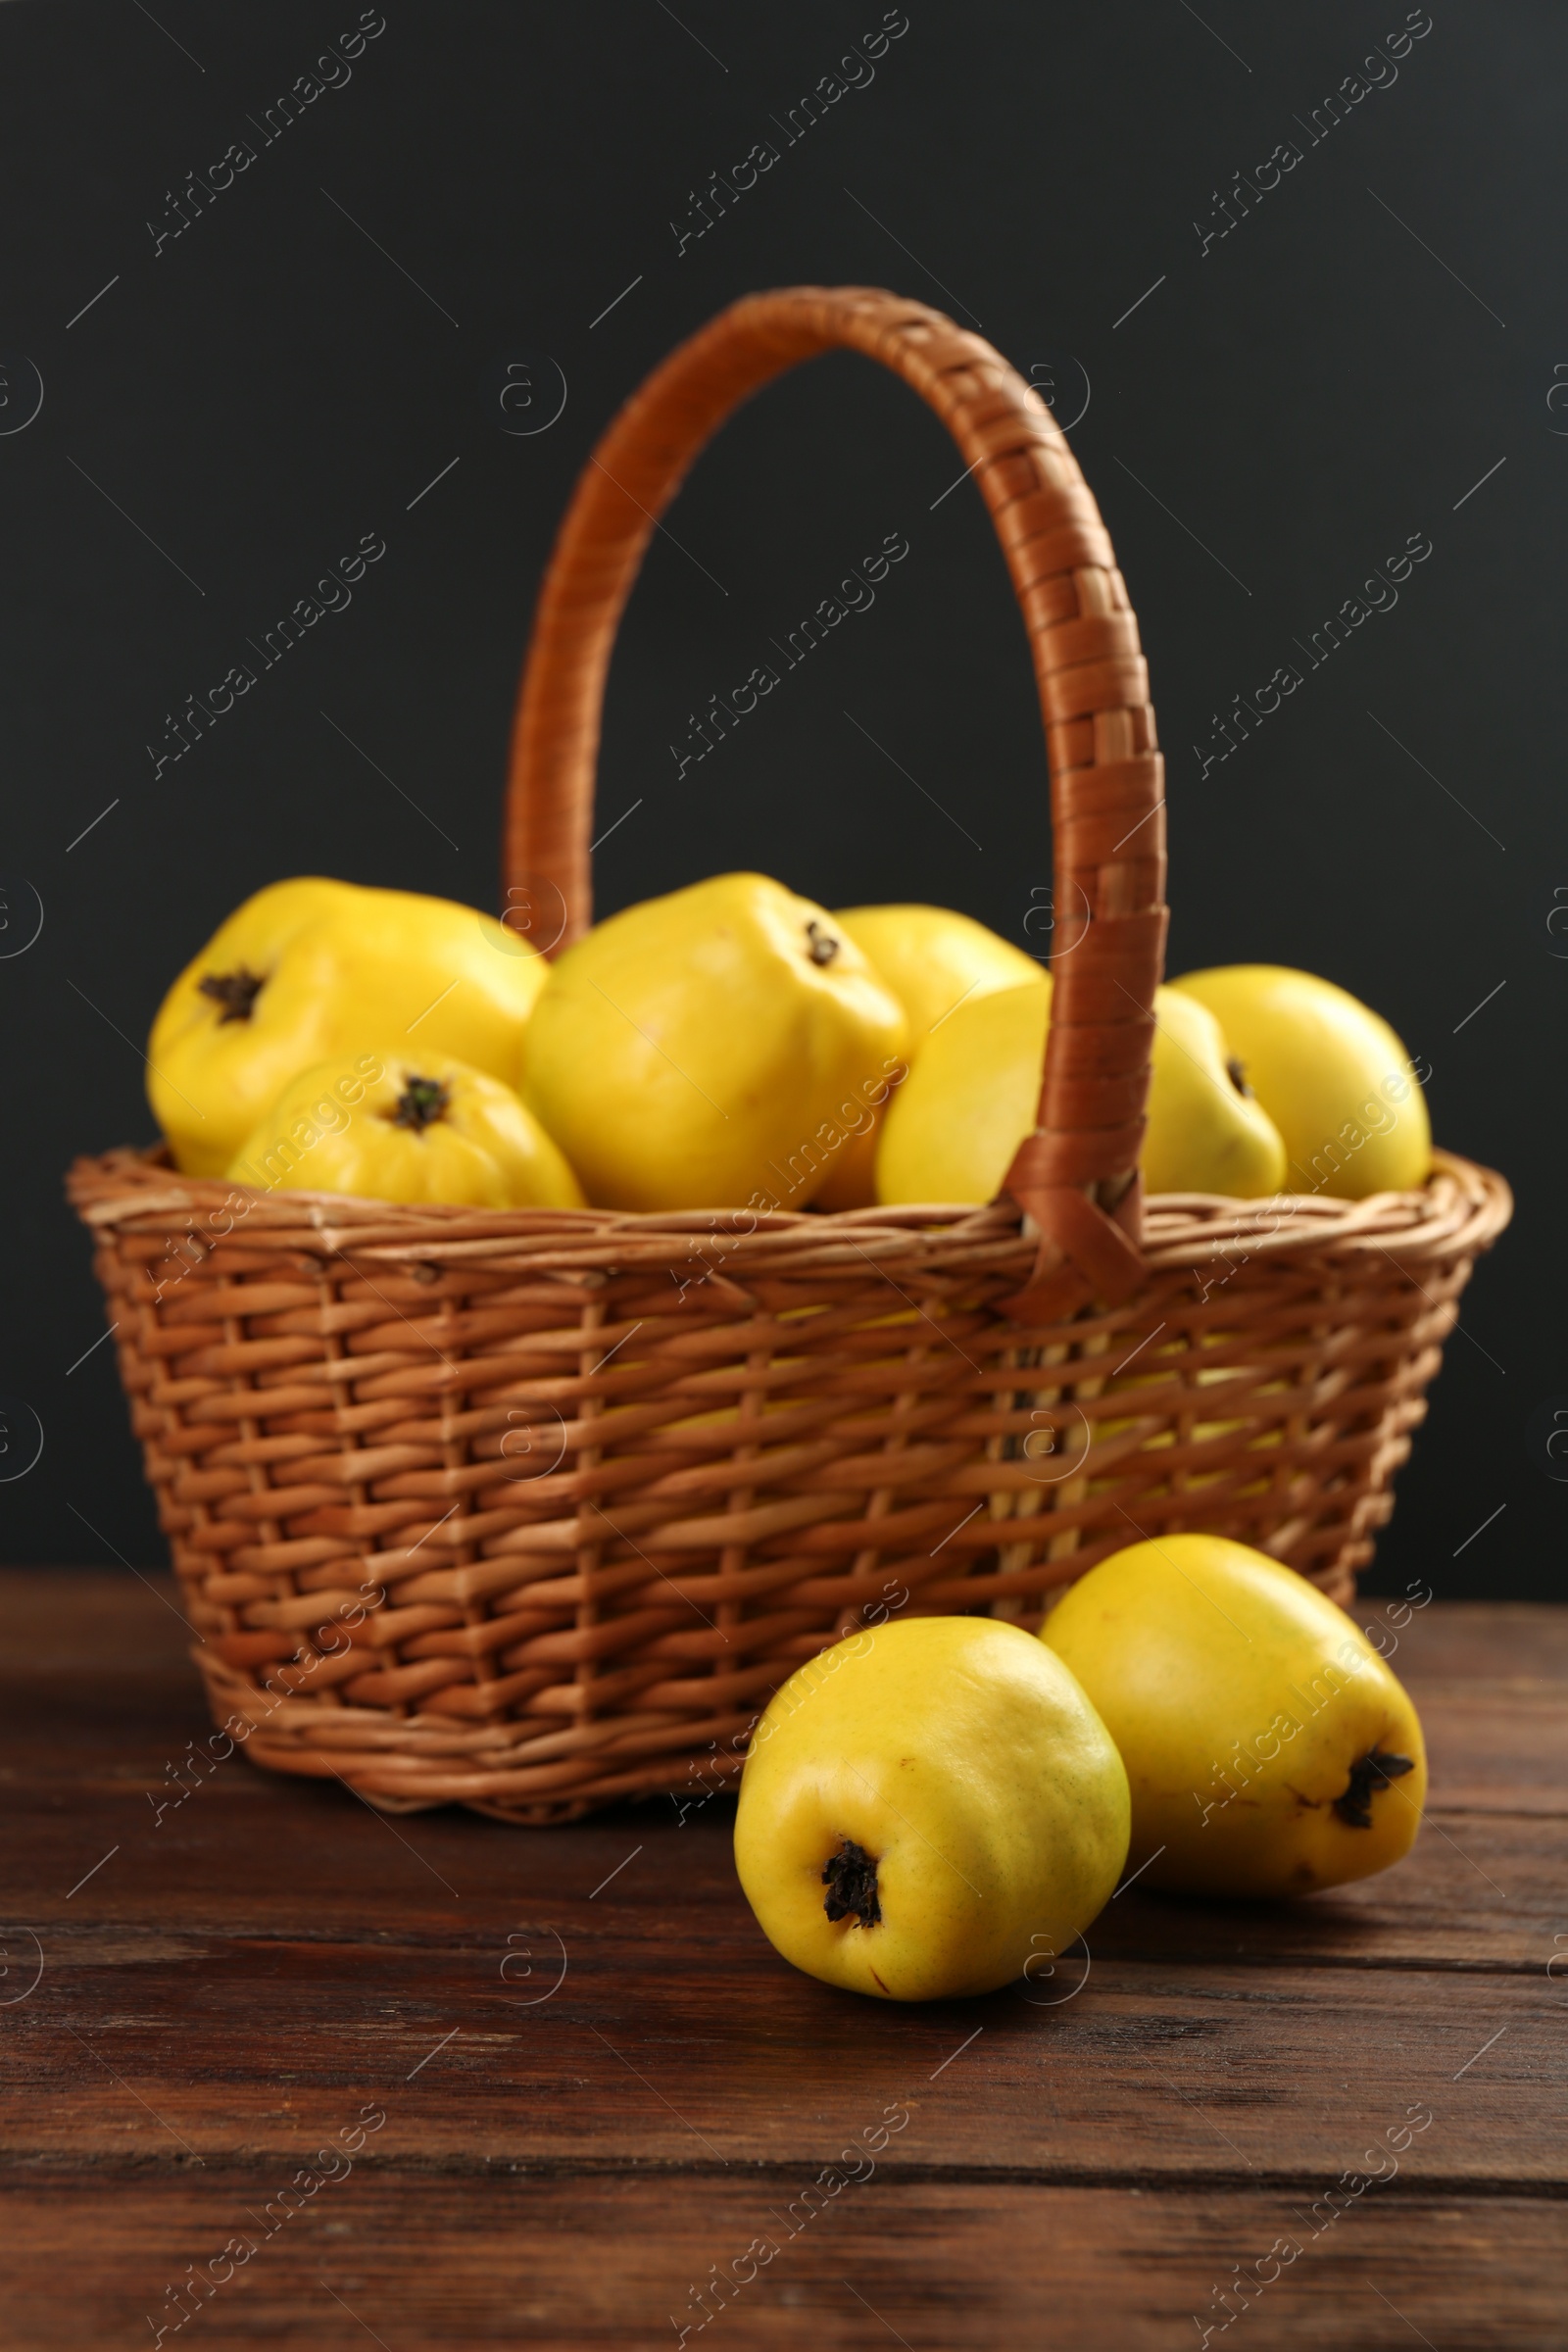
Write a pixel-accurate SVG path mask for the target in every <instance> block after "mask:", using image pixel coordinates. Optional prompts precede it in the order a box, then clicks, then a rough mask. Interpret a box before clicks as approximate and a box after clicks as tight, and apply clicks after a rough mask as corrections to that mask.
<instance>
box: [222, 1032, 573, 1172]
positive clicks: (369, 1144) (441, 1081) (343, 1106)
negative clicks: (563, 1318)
mask: <svg viewBox="0 0 1568 2352" xmlns="http://www.w3.org/2000/svg"><path fill="white" fill-rule="evenodd" d="M227 1174H228V1177H229V1180H230V1182H232V1183H235V1184H249V1185H255V1186H258V1187H259V1188H261V1189H262V1190H264V1191H268V1192H271V1191H281V1192H294V1193H298V1192H312V1193H359V1194H366V1195H368V1196H369V1197H370V1198H372V1199H374V1200H378V1201H455V1202H458V1203H460V1204H462V1205H464V1206H467V1207H472V1208H581V1207H582V1206H583V1197H582V1187H581V1185H580V1184H579V1183H578V1182H577V1179H576V1177H575V1176H574V1175H573V1174H572V1171H571V1169H570V1168H569V1167H568V1165H567V1164H566V1160H565V1158H564V1155H563V1153H562V1152H561V1150H560V1149H559V1147H558V1146H557V1145H556V1144H554V1143H553V1142H552V1141H551V1139H550V1137H549V1136H548V1135H546V1133H545V1131H544V1129H543V1128H542V1127H541V1126H540V1124H539V1122H538V1120H537V1119H536V1118H535V1117H534V1116H533V1114H532V1113H531V1112H530V1111H528V1110H527V1109H525V1108H524V1106H523V1104H522V1103H521V1102H520V1101H519V1100H518V1098H517V1096H516V1095H515V1094H514V1093H513V1091H512V1089H511V1087H510V1086H503V1085H502V1083H501V1081H500V1079H499V1078H492V1077H490V1076H489V1075H488V1074H487V1073H486V1072H485V1071H483V1070H476V1069H473V1068H471V1067H470V1066H469V1065H468V1063H466V1062H464V1061H455V1060H454V1059H453V1058H452V1056H451V1055H450V1054H429V1053H425V1052H423V1051H422V1050H421V1051H420V1052H418V1053H415V1054H411V1053H401V1054H400V1053H399V1052H398V1051H397V1050H396V1049H395V1048H394V1047H391V1046H384V1047H381V1048H378V1049H374V1050H371V1051H370V1052H368V1053H363V1054H341V1055H339V1056H338V1057H337V1058H336V1059H335V1060H332V1061H324V1062H321V1063H320V1064H319V1065H318V1067H317V1068H315V1069H314V1070H303V1071H301V1073H300V1075H299V1076H298V1077H297V1078H293V1079H291V1080H290V1081H289V1083H288V1085H287V1086H285V1087H284V1089H283V1091H282V1093H281V1094H280V1095H279V1097H278V1099H277V1101H276V1103H273V1105H272V1107H271V1109H270V1111H269V1112H268V1114H267V1116H266V1117H265V1118H264V1119H263V1120H261V1122H260V1123H259V1125H258V1126H257V1128H256V1130H255V1132H254V1133H253V1134H252V1135H251V1136H250V1137H249V1139H248V1140H247V1142H246V1144H245V1145H244V1148H243V1149H242V1150H241V1151H240V1152H239V1153H238V1154H237V1155H236V1157H235V1158H234V1160H233V1162H232V1163H231V1165H230V1166H229V1168H228V1170H227Z"/></svg>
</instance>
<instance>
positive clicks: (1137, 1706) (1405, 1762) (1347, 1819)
mask: <svg viewBox="0 0 1568 2352" xmlns="http://www.w3.org/2000/svg"><path fill="white" fill-rule="evenodd" d="M1040 1639H1041V1641H1042V1642H1045V1643H1047V1644H1048V1645H1049V1646H1050V1648H1051V1649H1052V1650H1054V1653H1055V1655H1056V1656H1057V1657H1058V1658H1060V1659H1062V1660H1063V1662H1064V1663H1065V1664H1066V1665H1068V1666H1070V1667H1071V1669H1072V1671H1073V1673H1074V1674H1075V1675H1076V1676H1077V1677H1078V1680H1079V1681H1080V1682H1081V1683H1082V1685H1083V1687H1084V1689H1085V1691H1087V1692H1088V1693H1089V1696H1090V1698H1091V1700H1092V1701H1093V1703H1094V1704H1095V1706H1096V1707H1097V1708H1098V1709H1099V1711H1100V1713H1101V1715H1102V1716H1103V1719H1104V1722H1105V1724H1106V1727H1107V1728H1108V1730H1109V1732H1110V1736H1111V1738H1112V1739H1113V1740H1115V1742H1116V1745H1117V1747H1118V1748H1119V1749H1120V1750H1121V1756H1122V1761H1123V1763H1124V1764H1125V1765H1126V1767H1127V1778H1128V1780H1129V1782H1130V1784H1131V1788H1132V1845H1131V1850H1130V1852H1129V1855H1128V1861H1129V1864H1130V1866H1131V1868H1132V1869H1133V1870H1134V1871H1139V1870H1142V1873H1143V1877H1144V1878H1145V1879H1146V1880H1147V1882H1148V1884H1149V1885H1150V1886H1151V1887H1166V1888H1168V1889H1170V1890H1172V1891H1174V1892H1178V1893H1183V1894H1220V1895H1286V1894H1306V1893H1310V1892H1311V1890H1312V1889H1313V1888H1314V1887H1337V1886H1339V1885H1340V1884H1342V1882H1344V1881H1345V1880H1348V1879H1364V1878H1368V1877H1370V1876H1371V1874H1372V1873H1373V1872H1374V1871H1378V1870H1386V1869H1387V1868H1388V1867H1389V1865H1390V1863H1391V1862H1397V1861H1398V1860H1399V1858H1400V1856H1401V1855H1403V1854H1406V1853H1408V1851H1409V1849H1410V1847H1411V1846H1412V1844H1413V1843H1414V1842H1415V1836H1416V1832H1417V1830H1418V1829H1419V1828H1420V1826H1421V1806H1422V1802H1423V1800H1424V1798H1425V1795H1426V1783H1427V1770H1426V1750H1425V1747H1424V1745H1423V1742H1422V1738H1421V1726H1420V1723H1419V1722H1418V1720H1417V1718H1416V1711H1415V1708H1414V1707H1413V1706H1412V1705H1411V1703H1410V1699H1409V1696H1408V1693H1407V1692H1406V1691H1404V1690H1403V1689H1402V1687H1401V1686H1400V1684H1399V1683H1398V1682H1397V1680H1396V1678H1395V1677H1394V1675H1393V1674H1392V1673H1391V1672H1390V1671H1389V1668H1388V1667H1387V1666H1386V1665H1385V1664H1384V1662H1383V1660H1382V1658H1380V1657H1379V1655H1378V1653H1377V1651H1376V1650H1375V1649H1374V1648H1373V1646H1372V1644H1371V1642H1369V1641H1367V1639H1366V1637H1365V1635H1364V1634H1362V1633H1361V1632H1359V1631H1358V1629H1357V1628H1356V1627H1355V1626H1354V1625H1353V1624H1352V1623H1351V1621H1350V1619H1349V1618H1348V1617H1347V1616H1346V1614H1345V1612H1344V1611H1343V1609H1339V1608H1336V1606H1335V1604H1334V1603H1333V1601H1332V1600H1330V1599H1328V1598H1327V1597H1326V1595H1325V1594H1323V1593H1320V1592H1319V1591H1318V1589H1317V1587H1316V1586H1315V1585H1309V1584H1308V1583H1307V1581H1306V1579H1305V1578H1304V1577H1301V1576H1298V1575H1297V1574H1296V1572H1295V1570H1294V1569H1292V1568H1282V1567H1281V1566H1280V1564H1279V1562H1278V1561H1277V1560H1271V1559H1268V1558H1266V1557H1265V1556H1264V1554H1263V1553H1262V1552H1259V1551H1253V1550H1251V1549H1250V1547H1249V1546H1248V1545H1247V1544H1232V1543H1230V1542H1228V1541H1227V1540H1226V1539H1225V1538H1224V1537H1221V1536H1198V1535H1181V1536H1162V1537H1160V1538H1159V1539H1158V1540H1157V1541H1156V1542H1152V1543H1145V1544H1129V1545H1128V1547H1127V1548H1126V1550H1124V1551H1118V1552H1116V1553H1114V1554H1113V1555H1112V1556H1111V1558H1109V1559H1108V1560H1102V1561H1101V1563H1100V1565H1099V1566H1098V1567H1096V1568H1091V1569H1090V1571H1089V1573H1088V1575H1087V1576H1084V1577H1082V1578H1080V1580H1079V1581H1078V1583H1077V1584H1075V1585H1073V1586H1071V1587H1069V1589H1068V1591H1067V1592H1066V1593H1064V1594H1063V1596H1062V1598H1061V1599H1060V1601H1058V1602H1057V1604H1056V1606H1055V1607H1054V1609H1053V1610H1052V1612H1051V1614H1050V1616H1049V1617H1048V1618H1047V1619H1046V1622H1045V1625H1044V1626H1043V1628H1042V1629H1041V1635H1040Z"/></svg>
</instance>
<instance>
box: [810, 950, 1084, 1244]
mask: <svg viewBox="0 0 1568 2352" xmlns="http://www.w3.org/2000/svg"><path fill="white" fill-rule="evenodd" d="M833 919H834V921H835V922H837V923H840V924H842V925H843V927H844V929H845V930H846V931H847V932H848V933H849V935H850V937H851V938H852V939H853V940H854V941H855V944H856V946H857V947H858V948H860V949H863V951H864V953H865V954H866V955H867V956H869V957H870V959H871V961H872V963H873V964H874V965H875V967H876V969H877V971H878V972H879V973H880V974H881V976H882V978H883V979H884V980H885V981H886V982H887V984H888V986H889V988H891V989H892V991H893V994H894V995H895V996H896V997H897V998H898V1000H899V1003H900V1004H901V1005H903V1006H904V1010H905V1015H906V1018H907V1021H908V1024H909V1041H908V1046H907V1054H906V1058H907V1061H908V1063H909V1066H910V1068H911V1069H912V1068H913V1066H914V1064H915V1062H916V1061H917V1060H918V1059H919V1056H920V1054H921V1051H922V1049H923V1047H924V1045H925V1043H926V1040H927V1039H928V1038H929V1037H931V1036H932V1035H934V1033H935V1032H936V1031H937V1030H938V1029H939V1028H940V1027H941V1026H942V1024H943V1022H944V1021H945V1020H946V1019H947V1017H948V1015H949V1013H951V1012H954V1011H956V1009H957V1007H958V1006H959V1005H964V1004H969V1003H972V1002H973V1000H974V999H975V998H976V997H987V996H992V995H994V994H995V992H996V991H997V990H998V989H999V988H1018V987H1020V986H1022V985H1023V984H1025V983H1027V982H1029V981H1033V980H1038V979H1039V977H1040V967H1039V965H1038V964H1037V963H1036V962H1035V960H1034V957H1033V956H1026V955H1025V954H1024V953H1023V951H1022V949H1021V948H1014V947H1011V946H1009V945H1008V943H1007V941H1006V940H1005V939H1002V938H1000V937H999V936H998V934H997V933H996V932H995V931H988V930H987V928H986V926H985V924H984V923H977V922H976V921H975V920H974V919H973V917H972V916H970V915H967V914H958V913H956V911H955V910H954V908H953V907H845V908H844V909H843V911H842V912H841V913H838V914H836V915H835V916H834V918H833ZM880 1128H881V1120H880V1117H877V1118H873V1119H872V1120H871V1121H870V1122H869V1123H868V1124H867V1125H866V1127H865V1128H864V1129H863V1130H862V1131H861V1133H860V1134H859V1135H858V1136H857V1137H856V1138H855V1140H854V1142H853V1143H851V1144H850V1145H849V1146H848V1147H847V1148H846V1149H845V1150H844V1151H843V1152H840V1153H839V1155H838V1157H837V1159H836V1160H835V1163H834V1165H833V1168H832V1170H831V1172H830V1174H829V1176H828V1179H827V1182H826V1183H825V1184H824V1185H823V1187H822V1189H821V1191H820V1192H819V1193H818V1194H817V1196H816V1204H817V1206H818V1208H867V1207H869V1206H870V1204H871V1202H872V1201H874V1200H875V1199H876V1149H877V1142H878V1137H879V1134H880Z"/></svg>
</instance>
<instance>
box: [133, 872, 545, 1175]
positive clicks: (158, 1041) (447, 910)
mask: <svg viewBox="0 0 1568 2352" xmlns="http://www.w3.org/2000/svg"><path fill="white" fill-rule="evenodd" d="M545 970H546V966H545V963H544V960H543V958H542V957H541V956H536V955H534V954H532V953H531V952H529V951H528V950H527V949H526V948H524V946H523V945H522V943H521V942H520V941H518V940H516V939H515V938H514V937H513V935H512V934H511V933H510V932H509V931H506V930H504V929H503V928H502V926H501V925H500V924H499V923H498V922H496V921H495V920H494V919H493V918H492V917H491V916H489V915H483V914H480V913H478V912H477V911H476V909H475V908H473V907H460V906H457V905H455V904H454V903H453V902H452V901H451V900H449V899H427V898H420V897H417V896H416V895H415V894H414V893H413V892H411V891H406V890H365V889H361V888H360V887H359V886H358V885H357V884H354V883H351V882H329V881H324V880H319V879H316V878H309V879H304V880H299V881H293V882H274V883H272V884H270V886H269V887H268V888H267V889H266V890H259V891H258V892H257V893H256V895H255V897H254V898H250V899H247V900H246V902H245V904H244V906H243V907H238V908H237V909H236V910H235V912H234V913H233V914H231V915H230V916H229V917H228V920H227V921H226V922H224V923H222V924H221V925H220V927H219V929H218V930H217V931H216V932H215V933H214V935H213V937H212V938H211V939H210V940H209V941H208V943H207V945H206V947H205V948H203V950H202V952H201V954H200V955H199V956H196V957H195V958H194V959H193V960H192V961H191V962H190V963H188V964H187V965H186V967H185V969H184V970H183V971H182V972H181V973H180V975H179V978H178V979H177V980H176V981H175V982H174V985H173V987H172V989H171V990H170V992H169V994H168V996H167V997H166V998H165V999H164V1002H163V1004H162V1005H161V1006H160V1008H159V1012H158V1017H157V1019H156V1020H155V1021H154V1023H153V1033H152V1037H151V1039H150V1040H149V1042H148V1047H147V1057H148V1065H149V1066H148V1077H147V1093H148V1099H149V1101H150V1102H151V1103H152V1106H153V1110H154V1112H155V1113H156V1115H157V1118H158V1122H159V1125H160V1126H161V1127H162V1128H163V1131H164V1133H165V1135H166V1136H167V1137H168V1138H169V1142H170V1144H171V1146H172V1151H173V1155H174V1164H175V1166H176V1167H178V1168H179V1169H181V1170H182V1172H183V1173H184V1174H185V1175H187V1176H221V1175H222V1173H223V1171H224V1170H225V1169H226V1168H227V1166H228V1164H229V1162H230V1160H232V1158H233V1157H234V1154H235V1152H238V1151H239V1149H240V1148H241V1146H242V1145H244V1144H245V1143H246V1142H247V1140H248V1138H249V1137H250V1135H251V1134H252V1131H253V1130H254V1128H255V1127H256V1125H257V1123H258V1121H259V1120H260V1119H262V1118H263V1116H264V1115H265V1114H266V1112H267V1111H268V1110H269V1109H270V1106H271V1104H272V1103H274V1102H275V1101H276V1099H277V1096H278V1093H279V1091H280V1089H281V1088H282V1087H284V1086H285V1085H286V1084H287V1083H288V1082H289V1080H290V1079H292V1078H294V1077H296V1076H297V1075H298V1074H299V1072H300V1071H302V1070H306V1069H310V1068H312V1067H313V1065H315V1064H316V1063H318V1062H321V1061H324V1060H326V1059H327V1058H328V1057H329V1056H331V1055H333V1054H349V1055H350V1056H351V1057H352V1056H353V1055H354V1054H358V1053H360V1052H361V1051H363V1049H364V1048H365V1046H366V1045H367V1043H372V1044H373V1042H374V1040H375V1039H376V1038H384V1037H392V1038H397V1039H400V1040H410V1039H413V1038H414V1037H415V1036H416V1033H417V1045H418V1049H419V1052H420V1053H421V1054H459V1055H461V1056H462V1058H463V1059H464V1060H465V1061H466V1062H471V1063H472V1064H473V1066H474V1067H475V1068H476V1069H479V1070H485V1071H488V1072H489V1073H490V1075H491V1076H493V1077H496V1078H503V1079H505V1080H506V1081H507V1082H508V1083H509V1084H511V1085H515V1083H516V1077H517V1062H518V1057H519V1054H520V1051H521V1043H522V1032H523V1028H524V1026H525V1024H526V1022H527V1019H528V1015H529V1013H530V1012H531V1011H532V1009H533V1004H534V1000H535V998H536V997H537V996H538V994H539V991H540V989H541V988H542V987H543V986H544V978H545Z"/></svg>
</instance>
